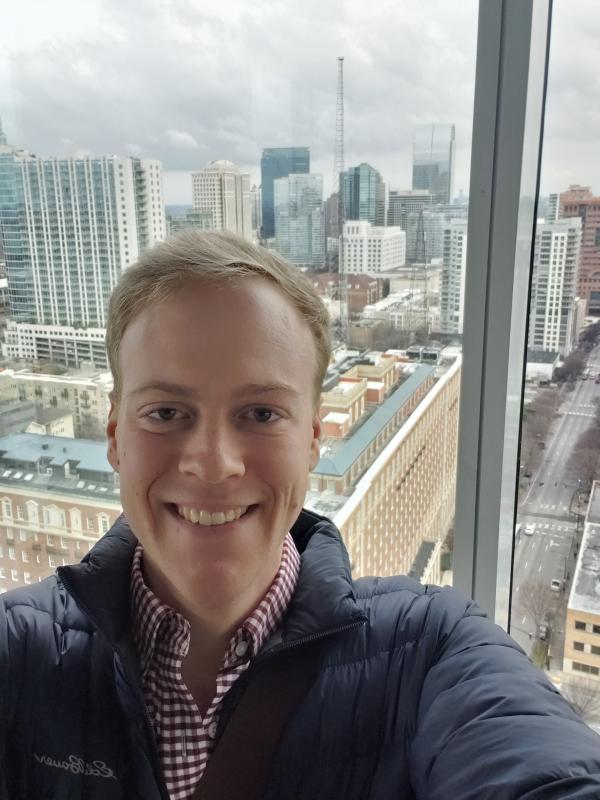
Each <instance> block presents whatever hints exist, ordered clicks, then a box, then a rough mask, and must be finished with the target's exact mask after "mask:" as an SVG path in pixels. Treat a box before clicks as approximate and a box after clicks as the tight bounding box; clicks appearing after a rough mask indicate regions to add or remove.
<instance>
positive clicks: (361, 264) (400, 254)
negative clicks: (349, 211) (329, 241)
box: [342, 220, 406, 275]
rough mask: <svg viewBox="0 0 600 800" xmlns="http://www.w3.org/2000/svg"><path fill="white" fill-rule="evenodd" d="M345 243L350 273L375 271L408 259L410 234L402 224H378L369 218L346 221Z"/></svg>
mask: <svg viewBox="0 0 600 800" xmlns="http://www.w3.org/2000/svg"><path fill="white" fill-rule="evenodd" d="M342 244H343V263H344V269H345V271H346V273H347V274H348V275H350V274H353V273H362V274H364V275H375V274H377V273H380V272H387V271H389V270H394V269H397V268H398V267H402V266H404V264H405V263H406V234H405V233H404V231H403V230H402V229H401V228H396V227H389V228H384V227H380V226H374V225H371V223H370V222H367V221H366V220H358V221H352V222H346V223H344V235H343V237H342Z"/></svg>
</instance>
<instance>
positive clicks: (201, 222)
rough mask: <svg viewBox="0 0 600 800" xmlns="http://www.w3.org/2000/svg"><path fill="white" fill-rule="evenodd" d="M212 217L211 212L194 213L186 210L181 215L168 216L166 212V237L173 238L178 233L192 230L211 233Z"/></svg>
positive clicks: (191, 209) (194, 211)
mask: <svg viewBox="0 0 600 800" xmlns="http://www.w3.org/2000/svg"><path fill="white" fill-rule="evenodd" d="M213 224H214V222H213V215H212V212H211V211H196V210H195V209H193V208H188V209H186V210H185V211H184V212H183V213H182V214H169V212H167V236H175V235H176V234H178V233H179V232H180V231H185V230H188V229H189V228H193V229H194V230H197V231H212V230H214V228H213Z"/></svg>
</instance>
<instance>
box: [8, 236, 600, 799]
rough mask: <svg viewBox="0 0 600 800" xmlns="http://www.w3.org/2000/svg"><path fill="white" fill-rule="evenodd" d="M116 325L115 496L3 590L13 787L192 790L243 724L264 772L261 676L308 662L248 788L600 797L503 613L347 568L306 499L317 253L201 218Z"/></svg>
mask: <svg viewBox="0 0 600 800" xmlns="http://www.w3.org/2000/svg"><path fill="white" fill-rule="evenodd" d="M107 347H108V353H109V359H110V364H111V369H112V371H113V375H114V391H113V395H112V405H111V410H110V417H109V422H108V429H107V433H108V447H109V451H108V452H109V460H110V462H111V464H112V466H113V467H114V469H115V470H117V471H118V472H119V475H120V483H121V497H122V505H123V511H124V516H123V518H121V519H120V520H119V521H118V522H117V524H116V525H115V526H114V527H113V529H112V530H111V531H109V533H108V534H107V535H106V536H105V537H103V539H101V540H100V541H99V542H98V544H97V545H96V546H95V547H94V548H93V549H92V550H91V552H90V553H89V554H88V555H87V556H86V557H85V558H84V560H83V562H82V563H81V564H79V565H76V566H71V567H63V568H60V569H59V570H58V575H57V576H55V577H52V578H48V579H47V580H46V581H44V582H42V583H41V584H39V585H38V586H35V587H24V588H22V589H18V590H16V591H13V592H9V593H7V594H5V595H3V597H2V603H3V610H2V611H1V612H0V736H1V740H0V754H1V764H2V784H1V786H2V789H1V792H0V797H1V798H2V800H34V799H35V800H37V799H38V798H57V799H58V800H60V799H62V798H64V799H65V800H67V799H68V800H84V798H85V799H86V800H117V799H119V800H125V799H127V800H132V799H133V798H140V799H141V798H143V800H159V798H160V799H161V800H167V799H169V800H188V798H192V797H193V796H195V795H194V792H196V791H200V790H201V789H202V787H203V781H205V780H207V779H208V776H209V774H210V773H211V762H212V763H213V764H214V763H217V759H218V756H219V753H222V752H223V751H222V750H221V748H222V747H225V746H226V745H225V742H226V741H227V738H228V735H229V731H230V730H232V729H234V728H235V725H236V724H237V725H238V727H241V729H242V730H241V736H242V738H241V739H240V740H239V741H241V742H243V745H242V746H241V747H239V746H238V748H237V751H236V749H235V748H233V749H230V751H229V753H230V754H229V755H228V756H227V759H226V763H225V767H226V768H227V767H228V768H229V771H230V772H235V771H236V770H239V769H240V766H239V762H238V757H239V758H243V757H244V755H246V756H248V755H249V756H250V758H247V759H246V762H245V763H246V765H247V766H246V768H247V769H249V771H251V769H250V768H249V767H248V765H251V764H252V763H253V762H252V758H253V754H254V752H255V750H256V752H259V751H260V747H261V744H262V743H261V741H260V739H261V738H262V733H261V732H262V730H263V720H262V709H263V708H264V710H265V714H264V731H265V737H266V738H268V737H269V735H272V734H268V733H267V731H268V730H269V725H270V723H269V722H268V720H267V718H268V717H269V718H270V715H271V714H272V712H273V713H275V716H277V713H278V712H277V709H275V710H273V705H277V703H275V704H274V703H273V698H272V696H271V695H272V692H271V684H270V683H267V685H266V686H263V688H262V689H259V690H257V689H256V687H257V686H259V687H260V680H261V677H263V678H264V676H265V674H266V675H267V676H269V675H270V676H272V679H273V683H272V687H273V690H272V691H273V693H274V692H275V691H276V690H275V684H276V683H277V681H278V680H279V683H280V684H282V685H283V687H284V692H283V695H282V696H284V697H285V692H286V691H292V690H295V689H296V688H297V684H298V682H299V678H298V675H299V676H300V678H301V677H302V674H303V670H304V666H303V665H304V664H305V663H306V671H307V672H308V671H310V673H311V678H312V679H311V680H310V681H307V682H306V687H305V689H303V690H302V691H301V692H298V697H297V698H296V700H295V705H294V704H291V707H290V710H289V716H288V718H287V720H284V721H283V724H282V725H281V731H280V734H278V735H277V739H276V741H275V742H274V746H273V752H272V755H271V756H270V757H269V758H268V761H267V763H266V767H265V774H264V782H263V784H262V785H260V786H258V789H257V790H256V791H255V792H254V793H251V794H250V795H249V796H256V797H264V798H265V799H266V800H275V798H277V799H278V800H292V799H293V798H298V800H300V799H302V800H331V799H332V798H340V800H342V799H343V800H366V799H367V798H373V799H374V800H388V798H389V800H392V798H393V800H402V799H405V800H408V799H409V798H422V799H423V800H424V799H425V798H427V799H428V800H435V799H436V798H439V800H442V798H443V799H444V800H447V799H448V798H452V800H462V799H464V800H466V799H467V798H473V799H475V798H477V800H482V798H499V799H500V800H502V799H503V798H505V799H508V798H526V799H527V800H549V798H579V799H580V800H583V798H589V800H591V798H598V797H600V740H599V739H598V737H597V736H596V734H594V733H593V732H592V731H591V730H589V729H588V728H587V727H586V726H585V725H584V724H583V723H582V722H581V721H580V720H579V719H578V717H577V716H576V715H575V714H574V713H573V712H572V710H571V709H570V707H569V706H568V705H567V703H566V702H565V701H564V700H563V699H562V698H561V697H560V696H559V695H558V693H557V692H556V691H555V690H554V689H553V687H552V686H551V685H550V684H549V683H548V681H547V680H546V679H545V677H544V676H543V675H542V673H540V672H539V671H538V670H537V669H535V668H534V667H533V666H532V665H531V663H530V662H529V661H528V660H527V658H526V657H525V655H524V654H523V653H522V651H521V650H520V649H519V648H518V647H517V645H516V644H515V643H514V642H513V641H512V640H511V639H510V638H509V637H508V636H506V635H505V634H504V633H503V632H502V631H501V630H500V629H499V628H497V627H496V626H495V625H493V624H492V623H490V622H489V621H488V620H486V619H485V617H484V616H483V615H482V614H481V612H480V611H479V610H478V609H477V608H476V607H475V606H474V605H473V604H472V603H470V602H469V601H468V600H466V599H465V598H463V597H462V596H461V595H459V594H458V593H457V592H455V591H454V590H452V589H442V590H439V589H437V588H434V587H423V586H421V585H419V584H418V583H417V582H415V581H413V580H410V579H408V578H391V579H362V580H359V581H357V582H356V583H353V582H352V579H351V576H350V570H349V563H348V557H347V554H346V552H345V550H344V547H343V544H342V541H341V538H340V535H339V532H338V531H337V530H336V529H335V527H334V525H333V524H332V523H331V522H330V521H329V520H327V519H324V518H322V517H318V516H317V515H315V514H311V513H307V512H303V511H302V503H303V499H304V495H305V492H306V489H307V481H308V474H309V472H310V470H311V469H312V468H313V467H314V466H315V465H316V463H317V461H318V458H319V442H320V437H321V423H320V420H319V415H318V406H319V393H320V387H321V383H322V380H323V377H324V375H325V371H326V369H327V364H328V362H329V339H328V333H327V315H326V313H325V311H324V309H323V306H322V304H321V302H320V300H319V298H318V297H317V296H316V294H315V293H314V292H313V291H312V289H311V288H310V286H308V285H307V284H306V283H305V282H304V281H303V279H302V278H301V276H298V275H297V273H296V272H295V271H294V270H293V269H292V268H291V267H289V266H287V265H286V264H285V263H284V262H282V261H281V260H280V259H279V258H278V257H277V256H274V255H272V254H270V253H268V252H266V251H263V250H261V249H259V248H254V247H252V246H251V245H249V244H247V243H245V242H243V241H241V240H238V239H236V238H235V237H232V236H229V235H222V234H198V233H194V232H187V233H185V234H183V235H181V236H180V237H178V238H176V239H174V240H171V241H168V242H165V243H163V244H160V245H159V246H157V247H156V248H154V249H153V250H152V251H150V252H148V253H146V254H145V255H144V256H143V257H142V258H141V260H140V262H139V263H138V265H137V266H135V267H134V268H132V269H130V270H129V271H128V272H126V273H125V274H124V275H123V277H122V279H121V282H120V284H119V286H118V287H117V289H116V290H115V292H114V294H113V297H112V299H111V304H110V309H109V321H108V332H107ZM290 531H291V533H290ZM295 665H300V670H299V671H298V673H297V674H296V675H294V673H293V667H294V666H295ZM288 670H289V672H288ZM313 673H314V677H312V676H313ZM292 676H293V677H292ZM286 680H288V683H289V684H294V686H292V685H290V686H288V687H287V688H286ZM300 682H301V681H300ZM252 692H254V694H255V695H258V706H257V707H255V712H254V715H253V717H252V718H251V719H250V720H249V722H248V725H249V727H248V728H247V731H248V733H247V736H246V737H244V731H245V728H244V725H246V723H244V722H242V724H241V725H240V722H239V720H240V719H242V720H243V717H241V716H240V715H241V714H242V713H243V712H242V710H241V709H242V708H243V706H244V702H245V698H246V697H248V696H252ZM277 702H279V701H277ZM257 708H258V711H257V710H256V709H257ZM236 721H237V722H236ZM250 723H251V724H250ZM242 750H243V751H246V752H245V753H243V752H240V751H242ZM257 758H258V756H257ZM246 768H245V769H246ZM212 774H213V775H214V774H215V773H214V772H213V773H212ZM219 774H220V776H221V777H219V778H217V794H216V795H212V796H222V797H223V798H224V799H225V800H226V799H227V798H228V797H229V796H230V794H229V790H228V789H227V790H226V789H223V791H222V792H221V793H220V794H219V792H218V786H219V783H218V781H219V780H221V779H222V780H223V781H224V782H223V784H222V785H223V786H225V785H226V777H227V776H226V770H224V771H222V772H221V773H219ZM243 777H244V775H242V778H243ZM198 796H200V795H198Z"/></svg>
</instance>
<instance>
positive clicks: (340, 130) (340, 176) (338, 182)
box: [333, 56, 348, 343]
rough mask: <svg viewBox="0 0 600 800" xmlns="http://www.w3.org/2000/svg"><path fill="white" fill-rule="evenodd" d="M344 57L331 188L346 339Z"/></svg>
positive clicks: (339, 71)
mask: <svg viewBox="0 0 600 800" xmlns="http://www.w3.org/2000/svg"><path fill="white" fill-rule="evenodd" d="M343 183H344V57H343V56H338V57H337V103H336V111H335V146H334V155H333V190H334V191H335V187H336V186H337V194H338V197H337V230H338V290H339V298H340V326H341V330H340V336H341V339H342V341H343V342H344V343H346V342H347V341H348V291H347V282H346V270H345V267H344V222H345V221H346V208H345V202H344V185H343Z"/></svg>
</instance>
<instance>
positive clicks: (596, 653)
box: [592, 644, 600, 656]
mask: <svg viewBox="0 0 600 800" xmlns="http://www.w3.org/2000/svg"><path fill="white" fill-rule="evenodd" d="M592 655H593V656H600V647H598V645H596V644H593V645H592Z"/></svg>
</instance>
